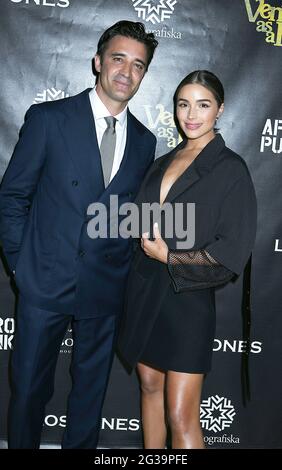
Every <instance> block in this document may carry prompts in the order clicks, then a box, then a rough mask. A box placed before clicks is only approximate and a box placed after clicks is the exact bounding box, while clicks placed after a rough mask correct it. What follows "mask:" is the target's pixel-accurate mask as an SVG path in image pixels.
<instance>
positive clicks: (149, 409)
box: [137, 363, 166, 449]
mask: <svg viewBox="0 0 282 470" xmlns="http://www.w3.org/2000/svg"><path fill="white" fill-rule="evenodd" d="M137 371H138V374H139V378H140V384H141V408H142V427H143V436H144V448H145V449H164V448H165V445H166V424H165V405H164V384H165V372H162V371H160V370H158V369H154V368H152V367H149V366H148V365H145V364H143V363H139V364H137Z"/></svg>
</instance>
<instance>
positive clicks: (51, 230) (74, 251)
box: [0, 89, 156, 318]
mask: <svg viewBox="0 0 282 470" xmlns="http://www.w3.org/2000/svg"><path fill="white" fill-rule="evenodd" d="M89 91H90V89H87V90H85V91H83V92H82V93H80V94H78V95H76V96H73V97H71V98H66V99H63V100H59V101H55V102H47V103H42V104H40V105H33V106H31V108H30V109H29V110H28V112H27V114H26V120H25V124H24V126H23V128H22V130H21V134H20V139H19V141H18V143H17V145H16V148H15V151H14V154H13V157H12V159H11V161H10V164H9V166H8V169H7V171H6V174H5V176H4V178H3V182H2V186H1V190H0V217H1V219H0V227H1V228H0V235H1V240H2V244H3V249H4V253H5V256H6V258H7V262H8V265H9V267H10V269H11V271H12V270H15V271H16V274H15V278H16V283H17V286H18V288H19V291H20V293H21V294H22V295H23V296H24V297H25V298H26V299H27V300H28V301H29V302H30V303H32V304H33V305H35V306H37V307H39V308H43V309H46V310H52V311H56V312H59V313H60V312H61V313H69V314H74V315H75V317H76V318H88V317H91V316H103V315H110V314H115V313H116V314H119V312H120V310H121V308H122V303H123V293H124V285H125V280H126V277H127V273H128V268H129V264H130V258H131V242H130V240H129V239H123V238H120V237H119V238H98V239H91V238H89V236H88V234H87V224H88V222H89V218H90V217H89V215H87V208H88V206H89V205H90V204H91V203H93V202H101V203H103V204H105V205H106V206H109V202H110V196H111V195H113V194H115V195H118V197H119V205H120V204H123V203H125V202H130V201H133V200H134V198H135V196H136V194H137V192H138V189H139V186H140V184H141V182H142V180H143V178H144V175H145V173H146V171H147V169H148V167H149V166H150V164H151V163H152V161H153V158H154V152H155V146H156V139H155V137H154V135H153V134H152V133H151V132H150V131H149V130H148V129H147V128H146V127H144V126H143V125H142V124H141V123H140V122H139V121H138V120H137V119H136V118H135V117H134V116H133V115H132V114H131V113H130V112H129V111H128V116H127V119H128V121H127V141H126V148H125V152H124V157H123V160H122V163H121V166H120V168H119V171H118V172H117V174H116V176H115V177H114V178H113V180H112V181H111V183H110V184H109V186H108V187H107V188H106V189H105V187H104V182H103V174H102V167H101V161H100V152H99V148H98V143H97V137H96V130H95V123H94V119H93V113H92V108H91V104H90V100H89Z"/></svg>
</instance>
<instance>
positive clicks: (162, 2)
mask: <svg viewBox="0 0 282 470" xmlns="http://www.w3.org/2000/svg"><path fill="white" fill-rule="evenodd" d="M132 3H133V7H134V10H135V11H136V12H137V14H138V17H139V18H141V19H142V20H143V21H150V22H151V23H153V24H156V23H161V22H163V21H164V20H166V19H168V18H170V17H171V15H172V13H173V12H174V5H175V4H176V3H177V0H159V1H158V2H153V1H152V0H151V1H150V0H132Z"/></svg>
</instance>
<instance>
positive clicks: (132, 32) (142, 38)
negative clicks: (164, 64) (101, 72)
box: [96, 20, 158, 71]
mask: <svg viewBox="0 0 282 470" xmlns="http://www.w3.org/2000/svg"><path fill="white" fill-rule="evenodd" d="M118 35H119V36H125V37H127V38H132V39H135V40H136V41H139V42H142V43H143V44H144V45H145V46H146V49H147V64H146V71H147V70H148V67H149V65H150V62H151V60H152V58H153V55H154V52H155V49H156V47H157V45H158V41H157V40H156V39H155V36H154V34H153V33H146V30H145V26H144V24H143V23H139V22H134V21H127V20H122V21H118V22H117V23H115V24H114V25H112V26H111V27H110V28H108V29H106V31H105V32H104V33H103V34H102V36H101V37H100V39H99V42H98V46H97V52H96V54H97V55H99V56H100V58H101V61H102V62H103V54H104V52H105V50H106V48H107V45H108V42H109V41H110V40H111V39H112V38H113V37H115V36H118Z"/></svg>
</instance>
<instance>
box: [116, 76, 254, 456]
mask: <svg viewBox="0 0 282 470" xmlns="http://www.w3.org/2000/svg"><path fill="white" fill-rule="evenodd" d="M174 100H175V110H176V116H177V120H178V124H179V126H180V128H181V130H182V132H183V133H184V140H183V142H181V143H180V144H179V145H178V146H177V147H176V148H175V149H174V150H172V151H171V152H170V153H169V154H167V155H165V156H163V157H161V158H159V159H157V160H156V161H155V162H154V164H153V165H152V167H151V168H150V170H149V172H148V174H147V175H146V178H145V180H144V182H143V184H142V187H141V189H140V192H139V195H138V197H137V201H136V202H137V204H138V205H139V209H141V206H142V204H144V203H154V202H155V203H158V204H159V205H160V206H161V207H162V208H164V207H165V205H167V204H169V205H170V206H171V207H172V210H173V211H174V212H173V214H175V211H176V203H178V204H182V206H181V207H184V208H185V207H187V203H195V243H194V245H193V247H192V248H191V249H187V248H186V249H183V248H181V245H180V244H179V242H180V241H181V240H180V238H179V236H177V233H176V232H177V230H176V227H174V228H175V230H174V232H173V235H171V234H170V236H167V231H166V230H165V229H166V220H165V219H164V213H162V215H161V218H159V219H158V222H159V225H157V224H156V222H157V220H156V217H155V215H153V216H152V217H151V226H152V227H151V230H149V232H150V233H149V232H146V233H143V235H142V237H141V243H140V245H139V246H138V247H137V249H136V253H135V256H134V259H133V263H132V267H131V271H130V275H129V280H128V287H127V297H126V308H125V314H124V318H123V319H122V322H121V328H120V335H119V352H120V355H121V356H122V358H123V359H124V361H125V362H126V364H127V365H128V366H129V367H130V368H131V369H132V368H133V367H134V366H135V365H137V370H138V375H139V378H140V382H141V392H142V426H143V434H144V446H145V448H164V447H165V445H166V436H167V425H168V426H169V428H170V431H171V438H172V447H173V448H185V449H188V448H203V447H204V442H203V434H202V430H201V425H200V418H199V414H200V400H201V390H202V383H203V378H204V374H206V373H207V372H208V371H209V370H210V368H211V356H212V349H213V339H214V333H215V304H214V288H215V287H216V286H218V285H220V284H224V283H226V282H228V281H229V280H231V279H232V278H233V277H235V276H236V275H237V276H238V275H239V274H240V273H241V272H242V270H243V268H244V266H245V264H246V262H247V261H248V258H249V256H250V253H251V250H252V247H253V244H254V239H255V232H256V197H255V192H254V188H253V184H252V180H251V177H250V174H249V171H248V168H247V166H246V164H245V162H244V160H243V159H242V158H241V157H240V156H239V155H237V154H235V153H234V152H233V151H232V150H230V149H229V148H227V147H226V146H225V142H224V140H223V138H222V137H221V135H220V134H218V133H217V132H216V130H215V124H216V121H217V119H218V118H219V116H220V115H221V114H222V112H223V109H224V90H223V87H222V84H221V82H220V81H219V80H218V78H217V77H216V76H215V75H214V74H212V73H211V72H208V71H205V70H201V71H195V72H192V73H191V74H189V75H188V76H187V77H185V78H184V79H183V80H182V82H181V83H180V84H179V85H178V87H177V90H176V92H175V96H174ZM143 207H144V206H143ZM183 213H184V214H185V213H186V212H185V210H184V212H183ZM174 220H176V219H174ZM188 221H189V220H188ZM184 222H187V220H186V221H184ZM190 222H191V221H190ZM182 241H183V240H182Z"/></svg>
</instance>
